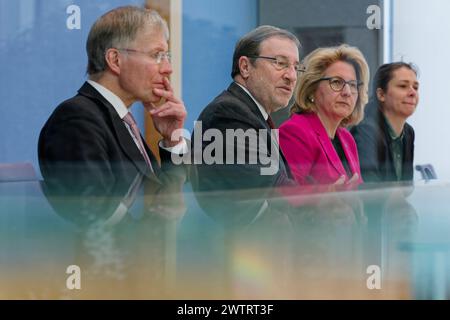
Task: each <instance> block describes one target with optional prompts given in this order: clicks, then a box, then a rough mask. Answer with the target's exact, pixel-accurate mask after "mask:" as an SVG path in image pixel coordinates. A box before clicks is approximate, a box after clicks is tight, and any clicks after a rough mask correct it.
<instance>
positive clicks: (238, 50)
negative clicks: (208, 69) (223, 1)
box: [231, 26, 300, 78]
mask: <svg viewBox="0 0 450 320" xmlns="http://www.w3.org/2000/svg"><path fill="white" fill-rule="evenodd" d="M272 37H279V38H286V39H289V40H292V42H294V43H295V45H296V46H297V47H299V46H300V41H299V40H298V39H297V37H296V36H295V35H294V34H292V33H291V32H289V31H287V30H284V29H280V28H277V27H273V26H260V27H258V28H256V29H253V30H252V31H250V32H249V33H247V34H246V35H245V36H243V37H242V38H241V39H240V40H239V41H238V43H237V44H236V47H235V48H234V54H233V67H232V69H231V77H232V78H234V77H235V76H236V75H238V74H239V73H240V70H239V58H240V57H242V56H245V57H251V56H258V55H259V49H260V47H261V43H262V42H263V41H264V40H267V39H269V38H272ZM250 61H251V62H252V63H253V62H254V59H252V58H250Z"/></svg>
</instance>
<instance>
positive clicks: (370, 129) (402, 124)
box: [351, 62, 419, 182]
mask: <svg viewBox="0 0 450 320" xmlns="http://www.w3.org/2000/svg"><path fill="white" fill-rule="evenodd" d="M373 83H374V87H373V89H374V90H373V97H372V99H371V101H370V102H369V104H368V106H367V107H366V115H365V117H364V120H363V121H362V122H361V123H360V124H359V125H358V126H356V127H354V128H352V130H351V132H352V134H353V137H354V138H355V141H356V144H357V146H358V153H359V161H360V165H361V173H362V176H363V179H364V181H365V182H384V181H410V180H412V179H413V159H414V130H413V128H412V127H411V126H410V125H409V124H408V123H406V120H407V119H408V118H409V117H410V116H411V115H412V114H413V113H414V111H415V110H416V106H417V104H418V102H419V82H418V81H417V70H416V68H415V67H414V66H413V65H412V64H409V63H405V62H394V63H388V64H384V65H382V66H381V67H379V68H378V70H377V72H376V74H375V76H374V80H373Z"/></svg>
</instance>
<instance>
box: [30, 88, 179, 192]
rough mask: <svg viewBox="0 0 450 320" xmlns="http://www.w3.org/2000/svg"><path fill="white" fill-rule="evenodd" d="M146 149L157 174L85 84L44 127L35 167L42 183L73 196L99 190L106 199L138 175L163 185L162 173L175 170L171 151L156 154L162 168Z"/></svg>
mask: <svg viewBox="0 0 450 320" xmlns="http://www.w3.org/2000/svg"><path fill="white" fill-rule="evenodd" d="M144 144H145V142H144ZM145 147H146V150H147V153H148V155H149V157H150V159H151V162H152V166H153V169H154V171H155V174H153V173H152V172H151V171H150V170H149V168H148V166H147V164H146V163H145V160H144V158H143V156H142V154H141V153H140V151H139V149H138V147H137V146H136V144H135V143H134V141H133V138H132V137H131V135H130V133H129V132H128V130H127V128H126V127H125V125H124V123H123V121H122V120H121V119H120V117H119V115H118V114H117V112H116V111H115V109H114V108H113V106H112V105H111V104H110V103H109V102H108V101H107V100H106V99H105V98H104V97H103V96H102V95H101V94H100V93H99V92H98V91H97V90H95V89H94V88H93V87H92V86H91V85H90V84H89V83H85V84H84V85H83V86H82V87H81V88H80V90H79V91H78V94H77V95H76V96H75V97H73V98H71V99H68V100H66V101H64V102H63V103H61V104H60V105H59V106H58V107H57V108H56V109H55V110H54V112H53V113H52V115H51V116H50V118H49V119H48V120H47V122H46V123H45V125H44V127H43V128H42V130H41V134H40V136H39V144H38V156H39V165H40V168H41V172H42V175H43V177H44V179H45V180H50V179H56V180H57V181H56V182H58V183H59V182H62V183H63V184H64V185H65V186H67V187H68V188H69V189H73V190H75V192H80V190H81V191H82V190H84V189H85V188H91V189H92V188H95V187H98V190H99V192H107V193H108V194H110V193H111V190H112V189H114V188H118V189H119V190H120V191H119V192H120V193H123V192H124V191H125V192H126V190H127V189H128V187H129V186H130V184H131V183H132V181H133V180H134V179H135V177H136V175H137V174H142V175H144V176H146V177H147V178H148V179H151V180H153V182H154V184H163V180H164V179H166V178H167V177H166V175H165V173H166V172H167V171H168V169H169V168H173V165H171V161H170V153H169V152H167V151H166V150H163V149H160V154H161V160H162V168H160V167H159V165H158V163H157V161H156V159H155V157H154V155H153V154H152V152H151V151H150V149H149V148H148V147H147V145H145ZM122 189H123V190H122Z"/></svg>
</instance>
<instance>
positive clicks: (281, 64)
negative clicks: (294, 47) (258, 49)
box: [248, 56, 305, 73]
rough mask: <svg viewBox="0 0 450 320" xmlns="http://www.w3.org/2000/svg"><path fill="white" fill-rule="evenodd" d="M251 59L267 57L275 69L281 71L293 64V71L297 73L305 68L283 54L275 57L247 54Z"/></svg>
mask: <svg viewBox="0 0 450 320" xmlns="http://www.w3.org/2000/svg"><path fill="white" fill-rule="evenodd" d="M248 57H249V58H253V59H267V60H271V61H272V63H273V65H274V67H275V69H277V70H279V71H281V70H285V69H287V68H289V67H290V66H294V69H295V71H297V73H300V72H305V68H304V67H303V66H302V65H301V64H300V63H290V62H289V60H288V59H287V58H286V57H283V56H275V57H265V56H248Z"/></svg>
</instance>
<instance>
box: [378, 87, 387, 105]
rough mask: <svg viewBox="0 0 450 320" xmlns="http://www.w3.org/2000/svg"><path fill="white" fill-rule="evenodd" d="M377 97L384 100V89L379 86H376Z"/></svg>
mask: <svg viewBox="0 0 450 320" xmlns="http://www.w3.org/2000/svg"><path fill="white" fill-rule="evenodd" d="M377 99H378V101H381V102H384V100H386V98H385V94H384V91H383V89H381V88H377Z"/></svg>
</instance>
